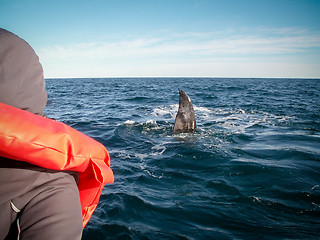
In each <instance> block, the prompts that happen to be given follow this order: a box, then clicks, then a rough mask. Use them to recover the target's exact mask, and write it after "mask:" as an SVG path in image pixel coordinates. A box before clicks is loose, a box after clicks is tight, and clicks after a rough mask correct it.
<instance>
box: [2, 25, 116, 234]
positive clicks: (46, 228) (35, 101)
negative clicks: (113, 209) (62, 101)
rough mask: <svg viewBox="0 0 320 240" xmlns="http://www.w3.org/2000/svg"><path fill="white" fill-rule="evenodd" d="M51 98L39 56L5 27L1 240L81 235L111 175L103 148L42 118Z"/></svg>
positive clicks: (89, 139)
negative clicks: (47, 90)
mask: <svg viewBox="0 0 320 240" xmlns="http://www.w3.org/2000/svg"><path fill="white" fill-rule="evenodd" d="M46 102H47V93H46V89H45V82H44V76H43V69H42V66H41V64H40V62H39V58H38V56H37V55H36V53H35V52H34V50H33V49H32V47H31V46H30V45H29V44H28V43H27V42H26V41H24V40H23V39H21V38H20V37H18V36H17V35H15V34H13V33H11V32H9V31H7V30H5V29H3V28H0V240H2V239H22V240H23V239H34V240H37V239H41V240H43V239H46V240H50V239H59V240H61V239H68V240H72V239H81V236H82V230H83V228H84V226H85V225H86V224H87V222H88V221H89V219H90V217H91V215H92V213H93V211H94V210H95V208H96V206H97V204H98V202H99V197H100V195H101V191H102V188H103V186H104V185H105V184H106V183H112V182H113V181H114V179H113V173H112V170H111V169H110V157H109V154H108V152H107V150H106V149H105V148H104V146H103V145H102V144H100V143H98V142H96V141H95V140H93V139H92V138H90V137H88V136H86V135H84V134H82V133H80V132H78V131H76V130H75V129H73V128H71V127H69V126H67V125H65V124H63V123H61V122H58V121H55V120H52V119H48V118H46V117H44V113H43V111H44V108H45V106H46Z"/></svg>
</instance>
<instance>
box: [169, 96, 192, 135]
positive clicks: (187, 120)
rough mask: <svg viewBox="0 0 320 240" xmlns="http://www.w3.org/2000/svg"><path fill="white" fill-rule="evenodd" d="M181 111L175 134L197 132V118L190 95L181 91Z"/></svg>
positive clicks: (175, 125)
mask: <svg viewBox="0 0 320 240" xmlns="http://www.w3.org/2000/svg"><path fill="white" fill-rule="evenodd" d="M179 93H180V101H179V109H178V113H177V116H176V120H175V123H174V127H173V131H174V132H175V133H186V132H194V131H195V130H196V116H195V114H194V110H193V106H192V103H191V100H190V98H189V96H188V94H187V93H186V92H185V91H183V90H180V92H179Z"/></svg>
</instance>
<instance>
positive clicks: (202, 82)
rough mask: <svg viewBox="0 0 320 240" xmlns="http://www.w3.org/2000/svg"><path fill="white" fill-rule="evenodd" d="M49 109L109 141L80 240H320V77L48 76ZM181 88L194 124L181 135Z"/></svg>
mask: <svg viewBox="0 0 320 240" xmlns="http://www.w3.org/2000/svg"><path fill="white" fill-rule="evenodd" d="M46 87H47V91H48V105H47V108H46V114H47V115H48V116H49V117H52V118H55V119H57V120H59V121H62V122H64V123H66V124H68V125H70V126H72V127H74V128H76V129H78V130H80V131H82V132H84V133H85V134H87V135H89V136H91V137H93V138H94V139H96V140H98V141H100V142H101V143H103V144H104V145H105V146H106V147H107V149H108V151H109V153H110V156H111V167H112V169H113V171H114V175H115V183H114V184H111V185H106V186H105V188H104V190H103V193H102V196H101V199H100V203H99V206H98V207H97V209H96V211H95V213H94V215H93V216H92V218H91V220H90V222H89V223H88V225H87V227H86V228H85V230H84V233H83V239H90V240H91V239H92V240H93V239H99V240H100V239H320V104H319V100H320V80H308V79H235V78H234V79H222V78H124V79H121V78H116V79H48V80H46ZM179 89H183V90H185V91H186V92H187V93H188V94H189V96H190V98H191V100H192V102H193V105H194V109H195V114H196V119H197V131H196V132H195V133H188V134H174V133H173V131H172V129H173V124H174V118H175V115H176V112H177V109H178V103H179Z"/></svg>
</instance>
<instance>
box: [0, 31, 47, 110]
mask: <svg viewBox="0 0 320 240" xmlns="http://www.w3.org/2000/svg"><path fill="white" fill-rule="evenodd" d="M0 102H2V103H5V104H7V105H11V106H13V107H16V108H20V109H23V110H26V111H29V112H32V113H34V114H38V115H43V110H44V108H45V106H46V104H47V92H46V89H45V82H44V77H43V69H42V66H41V64H40V62H39V57H38V56H37V54H36V53H35V52H34V50H33V49H32V47H31V46H30V45H29V44H28V43H27V42H26V41H24V40H23V39H21V38H20V37H18V36H17V35H15V34H13V33H11V32H9V31H7V30H5V29H3V28H0Z"/></svg>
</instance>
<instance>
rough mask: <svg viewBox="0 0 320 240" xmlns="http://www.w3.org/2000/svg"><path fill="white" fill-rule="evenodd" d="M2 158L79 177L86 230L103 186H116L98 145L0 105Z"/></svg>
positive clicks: (64, 127)
mask: <svg viewBox="0 0 320 240" xmlns="http://www.w3.org/2000/svg"><path fill="white" fill-rule="evenodd" d="M0 156H2V157H5V158H9V159H13V160H18V161H24V162H28V163H31V164H34V165H37V166H40V167H42V168H47V169H53V170H62V171H63V170H70V171H76V172H78V173H79V182H78V188H79V194H80V201H81V208H82V216H83V227H85V225H86V224H87V223H88V221H89V219H90V217H91V215H92V213H93V211H94V210H95V208H96V207H97V205H98V202H99V198H100V195H101V191H102V189H103V186H104V184H106V183H113V181H114V178H113V172H112V170H111V169H110V157H109V153H108V151H107V149H106V148H105V147H104V146H103V145H102V144H101V143H99V142H97V141H95V140H94V139H92V138H90V137H88V136H87V135H85V134H83V133H81V132H79V131H77V130H75V129H73V128H71V127H70V126H68V125H66V124H63V123H61V122H57V121H55V120H51V119H48V118H45V117H41V116H38V115H35V114H33V113H30V112H27V111H23V110H20V109H17V108H15V107H11V106H8V105H6V104H3V103H0Z"/></svg>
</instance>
